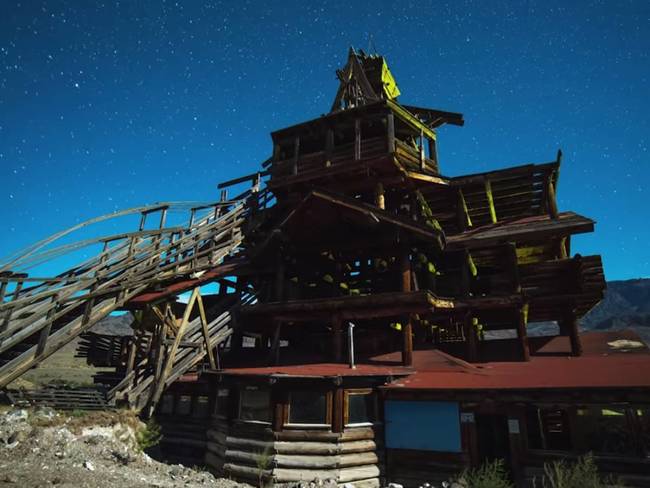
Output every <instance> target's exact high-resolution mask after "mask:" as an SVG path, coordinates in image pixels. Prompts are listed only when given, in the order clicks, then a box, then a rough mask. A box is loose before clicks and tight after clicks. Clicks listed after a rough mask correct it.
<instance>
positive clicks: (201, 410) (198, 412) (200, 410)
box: [193, 396, 210, 419]
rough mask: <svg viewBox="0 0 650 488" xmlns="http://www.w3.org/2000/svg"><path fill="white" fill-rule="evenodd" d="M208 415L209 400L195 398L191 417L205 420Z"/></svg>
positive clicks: (201, 397)
mask: <svg viewBox="0 0 650 488" xmlns="http://www.w3.org/2000/svg"><path fill="white" fill-rule="evenodd" d="M209 414H210V399H209V398H208V397H207V396H200V397H197V398H196V403H195V404H194V414H193V417H196V418H199V419H201V418H205V417H207V416H208V415H209Z"/></svg>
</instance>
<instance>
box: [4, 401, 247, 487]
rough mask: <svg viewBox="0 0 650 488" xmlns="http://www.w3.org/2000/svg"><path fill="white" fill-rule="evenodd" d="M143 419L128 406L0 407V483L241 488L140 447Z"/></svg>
mask: <svg viewBox="0 0 650 488" xmlns="http://www.w3.org/2000/svg"><path fill="white" fill-rule="evenodd" d="M143 428H144V425H143V424H142V423H141V422H140V421H139V420H138V419H137V418H136V417H135V416H134V415H132V414H130V413H128V412H97V413H87V414H82V413H78V414H76V415H68V414H64V413H60V412H55V411H54V410H52V409H9V410H6V411H3V412H1V413H0V487H4V486H7V487H21V488H22V487H25V488H28V487H51V486H57V487H62V488H64V487H66V488H72V487H75V488H100V487H101V488H104V487H134V488H140V487H142V488H144V487H147V488H150V487H160V488H166V487H178V486H183V487H188V488H197V487H202V488H207V487H215V488H235V487H242V488H244V487H245V486H247V485H242V484H239V483H235V482H233V481H230V480H225V479H217V478H215V477H214V476H213V475H212V474H210V473H209V472H207V471H203V470H201V469H191V468H187V467H184V466H182V465H168V464H163V463H160V462H158V461H155V460H153V459H151V458H150V457H149V456H148V455H147V454H145V453H144V452H142V450H141V449H140V447H139V444H138V440H137V439H138V436H137V432H141V431H142V429H143Z"/></svg>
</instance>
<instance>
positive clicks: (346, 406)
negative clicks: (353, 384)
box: [343, 388, 379, 428]
mask: <svg viewBox="0 0 650 488" xmlns="http://www.w3.org/2000/svg"><path fill="white" fill-rule="evenodd" d="M365 395H371V396H372V397H373V410H374V412H373V414H374V415H372V416H373V417H374V420H371V421H368V422H354V423H350V396H365ZM378 423H379V399H378V398H377V394H376V392H375V391H374V390H373V389H372V388H352V389H349V390H345V391H344V395H343V427H344V428H345V427H372V426H373V425H376V424H378Z"/></svg>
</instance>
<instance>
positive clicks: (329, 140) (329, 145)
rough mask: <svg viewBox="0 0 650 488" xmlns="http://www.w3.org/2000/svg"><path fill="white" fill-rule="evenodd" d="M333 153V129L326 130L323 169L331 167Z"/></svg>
mask: <svg viewBox="0 0 650 488" xmlns="http://www.w3.org/2000/svg"><path fill="white" fill-rule="evenodd" d="M333 152H334V129H327V136H326V139H325V167H326V168H327V167H330V166H331V165H332V153H333Z"/></svg>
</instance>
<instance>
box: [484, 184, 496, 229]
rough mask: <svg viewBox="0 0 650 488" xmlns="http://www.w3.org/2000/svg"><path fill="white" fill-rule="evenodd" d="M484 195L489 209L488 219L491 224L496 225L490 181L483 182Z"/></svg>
mask: <svg viewBox="0 0 650 488" xmlns="http://www.w3.org/2000/svg"><path fill="white" fill-rule="evenodd" d="M485 195H486V197H487V201H488V205H489V208H490V219H491V220H492V223H493V224H496V223H497V211H496V209H495V208H494V198H492V183H491V182H490V180H485Z"/></svg>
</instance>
